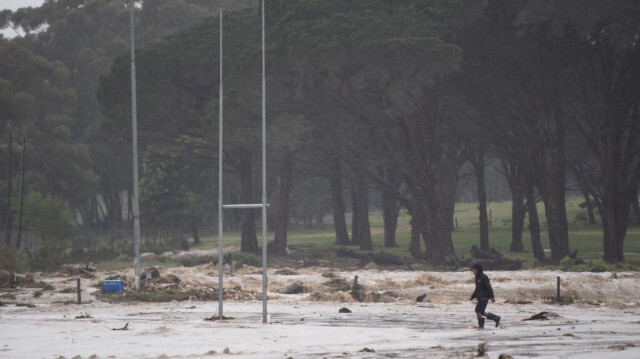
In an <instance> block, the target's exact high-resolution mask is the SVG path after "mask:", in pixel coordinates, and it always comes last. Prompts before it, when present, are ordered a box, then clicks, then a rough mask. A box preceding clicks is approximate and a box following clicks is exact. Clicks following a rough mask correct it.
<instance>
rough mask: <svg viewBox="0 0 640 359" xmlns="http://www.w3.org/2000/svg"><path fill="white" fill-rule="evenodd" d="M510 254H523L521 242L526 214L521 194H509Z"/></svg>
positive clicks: (523, 197) (522, 194)
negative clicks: (510, 201)
mask: <svg viewBox="0 0 640 359" xmlns="http://www.w3.org/2000/svg"><path fill="white" fill-rule="evenodd" d="M511 198H512V203H511V246H510V247H509V250H510V251H511V252H518V253H521V252H524V243H523V242H522V232H523V231H524V218H525V216H526V214H527V207H526V205H525V196H524V193H522V192H516V193H512V194H511Z"/></svg>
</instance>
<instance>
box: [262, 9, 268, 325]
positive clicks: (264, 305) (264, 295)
mask: <svg viewBox="0 0 640 359" xmlns="http://www.w3.org/2000/svg"><path fill="white" fill-rule="evenodd" d="M264 42H265V41H264V0H262V323H267V155H266V152H267V147H266V142H267V131H266V128H267V125H266V124H267V121H266V118H267V112H266V104H267V101H266V98H267V97H266V82H265V61H264Z"/></svg>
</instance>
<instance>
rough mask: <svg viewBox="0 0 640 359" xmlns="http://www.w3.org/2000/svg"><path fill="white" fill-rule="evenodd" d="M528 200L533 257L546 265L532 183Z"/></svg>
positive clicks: (528, 188) (528, 190)
mask: <svg viewBox="0 0 640 359" xmlns="http://www.w3.org/2000/svg"><path fill="white" fill-rule="evenodd" d="M526 198H527V212H528V213H529V233H530V235H531V250H532V251H533V257H534V258H535V259H537V260H538V261H539V262H540V263H545V262H546V260H547V259H546V256H545V254H544V248H543V247H542V240H541V238H540V218H539V217H538V207H537V206H536V196H535V187H534V186H533V184H532V183H531V184H529V185H528V186H527V191H526Z"/></svg>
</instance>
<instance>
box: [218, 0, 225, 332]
mask: <svg viewBox="0 0 640 359" xmlns="http://www.w3.org/2000/svg"><path fill="white" fill-rule="evenodd" d="M222 90H223V87H222V8H221V9H220V106H219V107H220V108H219V113H218V319H220V320H222V303H223V300H224V296H223V293H222V288H223V286H222V284H223V282H222V276H223V274H224V266H223V263H222V262H223V260H224V252H223V243H222V233H223V229H222V221H223V215H222V211H223V209H222V156H223V153H222V104H223V101H222V93H223V91H222Z"/></svg>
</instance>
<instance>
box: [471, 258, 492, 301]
mask: <svg viewBox="0 0 640 359" xmlns="http://www.w3.org/2000/svg"><path fill="white" fill-rule="evenodd" d="M473 268H475V269H477V270H478V273H477V274H476V290H474V291H473V294H471V299H475V298H478V299H484V300H487V299H491V298H493V288H491V283H490V282H489V277H487V275H486V274H484V271H483V269H482V266H481V265H479V264H474V265H473Z"/></svg>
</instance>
